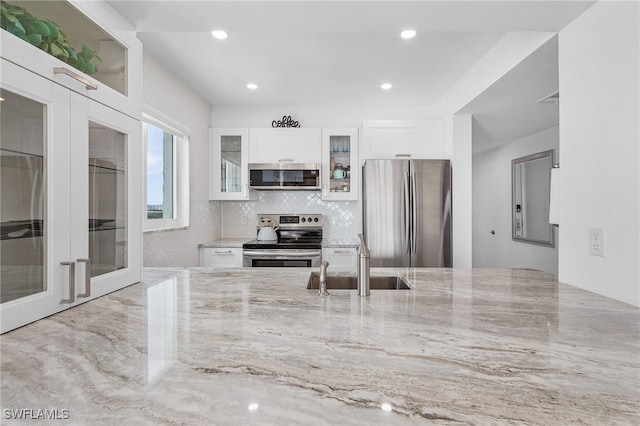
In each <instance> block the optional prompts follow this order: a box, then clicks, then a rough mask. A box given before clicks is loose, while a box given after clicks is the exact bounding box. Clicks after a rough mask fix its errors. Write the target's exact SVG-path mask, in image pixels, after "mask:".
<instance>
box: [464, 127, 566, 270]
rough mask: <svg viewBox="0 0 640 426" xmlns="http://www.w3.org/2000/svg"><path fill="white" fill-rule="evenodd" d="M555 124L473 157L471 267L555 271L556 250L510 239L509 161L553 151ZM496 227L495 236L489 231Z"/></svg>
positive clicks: (556, 152) (556, 154) (556, 141)
mask: <svg viewBox="0 0 640 426" xmlns="http://www.w3.org/2000/svg"><path fill="white" fill-rule="evenodd" d="M558 134H559V130H558V127H553V128H551V129H549V130H545V131H543V132H540V133H537V134H535V135H531V136H529V137H526V138H524V139H520V140H517V141H514V142H511V143H508V144H506V145H503V146H501V147H499V148H497V149H493V150H491V151H487V152H484V153H482V154H478V155H476V156H474V157H473V266H474V267H480V268H482V267H517V268H532V269H539V270H541V271H545V272H549V273H552V274H557V273H558V250H557V246H556V247H554V248H551V247H545V246H540V245H535V244H528V243H523V242H519V241H513V240H512V239H511V160H513V159H515V158H519V157H524V156H525V155H530V154H536V153H538V152H541V151H546V150H549V149H553V150H554V162H556V163H558V162H559V161H560V160H559V158H558V140H559V137H558ZM492 230H495V235H494V234H491V231H492Z"/></svg>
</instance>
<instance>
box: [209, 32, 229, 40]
mask: <svg viewBox="0 0 640 426" xmlns="http://www.w3.org/2000/svg"><path fill="white" fill-rule="evenodd" d="M211 35H212V36H214V37H215V38H217V39H218V40H224V39H225V38H227V37H228V36H229V35H228V34H227V32H226V31H222V30H213V31H211Z"/></svg>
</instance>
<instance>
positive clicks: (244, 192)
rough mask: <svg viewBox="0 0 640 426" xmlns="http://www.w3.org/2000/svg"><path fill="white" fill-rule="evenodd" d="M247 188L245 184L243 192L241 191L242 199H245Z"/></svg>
mask: <svg viewBox="0 0 640 426" xmlns="http://www.w3.org/2000/svg"><path fill="white" fill-rule="evenodd" d="M248 188H249V185H248V184H246V183H245V184H244V190H243V191H242V196H243V197H244V198H247V189H248Z"/></svg>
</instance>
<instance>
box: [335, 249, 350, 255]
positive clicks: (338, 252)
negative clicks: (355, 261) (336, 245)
mask: <svg viewBox="0 0 640 426" xmlns="http://www.w3.org/2000/svg"><path fill="white" fill-rule="evenodd" d="M333 252H334V253H335V254H349V250H334V251H333Z"/></svg>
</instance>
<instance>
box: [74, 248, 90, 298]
mask: <svg viewBox="0 0 640 426" xmlns="http://www.w3.org/2000/svg"><path fill="white" fill-rule="evenodd" d="M76 262H82V263H84V264H85V265H84V293H81V294H79V295H78V297H91V259H90V258H87V259H76Z"/></svg>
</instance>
